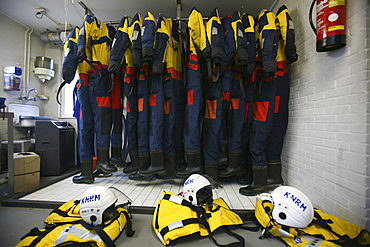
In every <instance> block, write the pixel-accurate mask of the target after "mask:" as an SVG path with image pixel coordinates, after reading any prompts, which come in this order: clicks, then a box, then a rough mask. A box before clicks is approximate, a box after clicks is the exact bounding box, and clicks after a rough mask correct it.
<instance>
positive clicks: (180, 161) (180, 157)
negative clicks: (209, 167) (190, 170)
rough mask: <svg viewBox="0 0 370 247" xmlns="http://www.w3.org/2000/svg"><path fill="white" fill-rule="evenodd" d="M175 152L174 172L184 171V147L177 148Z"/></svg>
mask: <svg viewBox="0 0 370 247" xmlns="http://www.w3.org/2000/svg"><path fill="white" fill-rule="evenodd" d="M175 151H176V171H178V172H179V171H184V170H185V169H186V161H185V153H184V147H178V148H176V149H175Z"/></svg>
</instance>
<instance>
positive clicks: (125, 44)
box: [108, 17, 140, 174]
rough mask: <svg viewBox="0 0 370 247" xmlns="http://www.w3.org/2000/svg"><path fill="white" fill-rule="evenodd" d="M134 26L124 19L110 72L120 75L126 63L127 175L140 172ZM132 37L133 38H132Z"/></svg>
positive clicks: (114, 43) (113, 47) (112, 57)
mask: <svg viewBox="0 0 370 247" xmlns="http://www.w3.org/2000/svg"><path fill="white" fill-rule="evenodd" d="M133 27H134V25H130V21H129V19H128V18H127V17H123V18H122V19H121V22H120V24H119V26H118V30H117V33H116V35H115V38H114V42H113V46H112V51H111V55H110V60H109V68H108V70H109V72H111V73H114V74H118V73H119V71H120V68H121V64H122V63H123V61H125V63H126V66H125V67H126V75H125V78H124V80H123V81H124V84H123V88H124V89H123V91H124V94H125V96H126V98H127V102H126V109H127V116H126V124H127V135H128V136H127V138H128V152H129V155H130V159H131V163H130V165H129V166H128V167H126V168H125V169H124V170H123V172H124V173H126V174H131V173H135V172H137V171H138V170H139V167H140V162H139V154H138V137H137V121H138V99H137V83H136V77H135V73H134V62H133V56H132V42H131V39H132V35H133V33H134V30H133ZM139 30H140V29H139ZM130 37H131V38H130Z"/></svg>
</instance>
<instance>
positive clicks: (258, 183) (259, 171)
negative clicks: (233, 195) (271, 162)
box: [239, 166, 268, 196]
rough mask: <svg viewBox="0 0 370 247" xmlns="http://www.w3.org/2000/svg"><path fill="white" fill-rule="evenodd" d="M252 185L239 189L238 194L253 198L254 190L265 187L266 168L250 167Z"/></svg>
mask: <svg viewBox="0 0 370 247" xmlns="http://www.w3.org/2000/svg"><path fill="white" fill-rule="evenodd" d="M252 170H253V183H251V184H250V185H249V186H246V187H242V188H240V189H239V193H240V194H242V195H245V196H255V189H258V188H260V187H262V186H265V185H267V176H268V170H267V166H258V167H252Z"/></svg>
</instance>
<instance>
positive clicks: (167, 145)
mask: <svg viewBox="0 0 370 247" xmlns="http://www.w3.org/2000/svg"><path fill="white" fill-rule="evenodd" d="M175 76H176V73H175V72H173V73H170V72H168V71H167V76H166V77H165V81H164V83H163V88H164V129H163V132H164V133H163V134H164V135H163V136H164V140H163V141H164V143H163V146H164V158H165V167H166V174H164V175H163V176H157V178H175V171H176V150H175V119H176V108H177V104H178V98H177V97H176V95H175V87H176V83H177V81H179V79H180V78H177V77H175Z"/></svg>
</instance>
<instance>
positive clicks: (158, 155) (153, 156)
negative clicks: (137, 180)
mask: <svg viewBox="0 0 370 247" xmlns="http://www.w3.org/2000/svg"><path fill="white" fill-rule="evenodd" d="M150 162H151V164H150V166H149V168H148V169H146V170H140V171H139V174H140V175H141V176H143V177H149V176H153V175H156V174H158V175H161V174H165V173H166V167H165V166H164V152H163V151H160V152H155V153H154V152H153V153H152V152H151V153H150Z"/></svg>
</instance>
